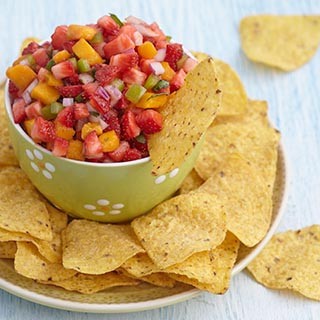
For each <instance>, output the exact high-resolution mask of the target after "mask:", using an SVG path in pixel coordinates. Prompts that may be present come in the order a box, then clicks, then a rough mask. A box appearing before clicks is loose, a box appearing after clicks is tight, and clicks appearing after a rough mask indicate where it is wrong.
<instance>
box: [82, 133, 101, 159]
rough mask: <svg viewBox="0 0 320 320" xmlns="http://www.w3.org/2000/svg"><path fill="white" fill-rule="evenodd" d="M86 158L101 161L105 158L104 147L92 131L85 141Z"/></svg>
mask: <svg viewBox="0 0 320 320" xmlns="http://www.w3.org/2000/svg"><path fill="white" fill-rule="evenodd" d="M83 147H84V156H85V157H86V158H89V159H99V158H102V157H103V152H102V145H101V142H100V141H99V138H98V136H97V133H96V132H95V131H91V132H90V133H89V134H88V135H87V136H86V138H85V140H84V144H83Z"/></svg>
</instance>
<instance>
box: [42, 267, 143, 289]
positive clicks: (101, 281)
mask: <svg viewBox="0 0 320 320" xmlns="http://www.w3.org/2000/svg"><path fill="white" fill-rule="evenodd" d="M39 282H40V283H43V284H50V285H54V286H58V287H62V288H64V289H66V290H68V291H77V292H80V293H84V294H92V293H96V292H99V291H103V290H105V289H108V288H112V287H119V286H135V285H137V284H139V281H138V280H135V279H132V278H130V277H126V276H124V275H121V274H118V273H116V272H109V273H105V274H101V275H89V274H81V273H77V274H76V275H74V276H73V277H71V278H69V279H65V280H61V281H39Z"/></svg>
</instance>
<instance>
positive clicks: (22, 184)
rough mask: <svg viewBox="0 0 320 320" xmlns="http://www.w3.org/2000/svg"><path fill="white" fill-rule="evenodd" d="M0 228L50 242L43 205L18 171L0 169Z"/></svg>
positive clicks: (33, 189)
mask: <svg viewBox="0 0 320 320" xmlns="http://www.w3.org/2000/svg"><path fill="white" fill-rule="evenodd" d="M0 228H3V229H5V230H9V231H15V232H22V233H27V234H30V235H31V236H33V237H35V238H38V239H42V240H49V241H50V240H51V239H52V231H51V227H50V220H49V214H48V210H47V208H46V205H45V203H44V202H43V201H41V200H40V195H39V193H38V192H37V191H36V189H35V187H34V186H33V185H32V184H31V182H30V181H29V179H28V178H27V176H26V175H25V174H24V173H23V171H22V170H21V169H20V168H16V167H5V168H2V169H0Z"/></svg>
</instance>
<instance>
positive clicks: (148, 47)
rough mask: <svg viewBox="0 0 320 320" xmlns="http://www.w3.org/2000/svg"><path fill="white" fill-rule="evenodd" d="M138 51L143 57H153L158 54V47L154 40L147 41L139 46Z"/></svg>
mask: <svg viewBox="0 0 320 320" xmlns="http://www.w3.org/2000/svg"><path fill="white" fill-rule="evenodd" d="M138 53H139V55H140V56H141V57H142V58H145V59H153V58H154V57H155V56H156V54H157V49H156V48H155V47H154V45H153V43H152V42H150V41H146V42H144V43H143V44H142V45H141V46H139V47H138Z"/></svg>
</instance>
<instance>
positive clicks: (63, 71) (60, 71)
mask: <svg viewBox="0 0 320 320" xmlns="http://www.w3.org/2000/svg"><path fill="white" fill-rule="evenodd" d="M51 71H52V73H53V75H54V76H55V78H56V79H63V78H67V77H71V76H73V75H74V74H75V70H74V66H73V64H72V63H71V62H70V61H63V62H60V63H58V64H56V65H55V66H53V67H52V68H51Z"/></svg>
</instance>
